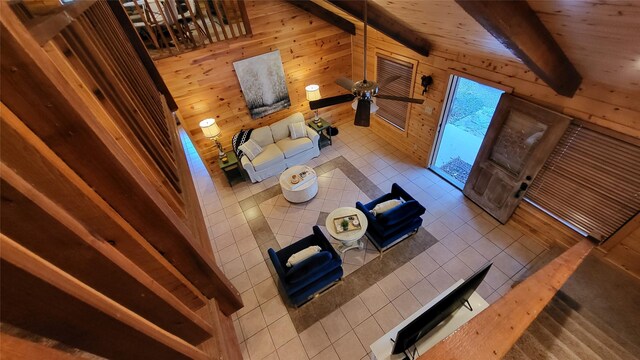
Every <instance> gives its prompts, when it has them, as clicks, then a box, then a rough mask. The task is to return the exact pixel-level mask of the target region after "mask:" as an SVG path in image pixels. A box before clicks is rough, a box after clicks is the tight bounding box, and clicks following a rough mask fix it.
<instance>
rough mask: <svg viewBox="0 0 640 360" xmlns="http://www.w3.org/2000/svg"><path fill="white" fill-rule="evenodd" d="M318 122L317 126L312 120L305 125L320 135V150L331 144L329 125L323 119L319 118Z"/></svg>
mask: <svg viewBox="0 0 640 360" xmlns="http://www.w3.org/2000/svg"><path fill="white" fill-rule="evenodd" d="M319 120H320V122H318V123H317V124H316V123H315V122H313V120H311V121H309V122H308V123H307V125H309V127H310V128H312V129H313V130H315V132H317V133H318V134H320V140H319V141H318V147H319V148H320V149H322V148H323V147H325V146H329V145H333V142H332V140H331V133H330V132H329V128H330V127H331V124H329V123H328V122H327V121H326V120H324V119H323V118H319Z"/></svg>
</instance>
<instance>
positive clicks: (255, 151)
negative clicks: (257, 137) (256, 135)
mask: <svg viewBox="0 0 640 360" xmlns="http://www.w3.org/2000/svg"><path fill="white" fill-rule="evenodd" d="M238 149H239V150H242V152H243V153H244V154H245V155H247V157H248V158H249V160H251V161H253V159H255V158H256V156H258V155H259V154H260V153H261V152H262V148H261V147H260V145H258V143H256V142H255V141H254V140H253V139H249V140H248V141H247V142H245V143H244V144H242V145H240V146H239V147H238Z"/></svg>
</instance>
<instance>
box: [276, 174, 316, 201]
mask: <svg viewBox="0 0 640 360" xmlns="http://www.w3.org/2000/svg"><path fill="white" fill-rule="evenodd" d="M305 170H306V171H307V176H305V178H304V179H301V180H300V182H299V183H297V184H292V183H291V175H294V174H300V173H301V172H303V171H305ZM280 187H281V188H282V196H284V198H285V199H287V200H288V201H289V202H292V203H301V202H305V201H309V200H311V199H313V197H314V196H316V194H317V193H318V177H317V176H316V172H315V171H313V169H312V168H310V167H308V166H306V165H296V166H292V167H290V168H288V169H287V170H285V171H284V172H283V173H282V175H280Z"/></svg>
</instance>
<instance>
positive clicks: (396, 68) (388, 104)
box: [376, 56, 413, 130]
mask: <svg viewBox="0 0 640 360" xmlns="http://www.w3.org/2000/svg"><path fill="white" fill-rule="evenodd" d="M376 71H377V77H378V84H380V83H384V82H385V80H386V79H389V78H391V77H392V76H399V78H398V79H397V80H395V81H393V82H390V83H389V84H385V85H384V87H382V88H380V94H384V95H394V96H405V97H411V80H412V78H413V64H410V63H406V62H403V61H399V60H394V59H390V58H387V57H382V56H377V69H376ZM376 104H377V105H378V106H379V107H380V108H379V109H378V111H377V112H376V114H377V115H378V116H379V117H381V118H382V119H384V120H386V121H388V122H390V123H391V124H393V125H395V126H396V127H398V128H400V129H402V130H405V129H406V125H407V114H408V112H409V103H406V102H402V101H394V100H385V99H376Z"/></svg>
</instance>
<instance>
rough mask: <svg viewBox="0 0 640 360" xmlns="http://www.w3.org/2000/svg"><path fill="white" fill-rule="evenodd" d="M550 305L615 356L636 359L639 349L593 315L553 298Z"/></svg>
mask: <svg viewBox="0 0 640 360" xmlns="http://www.w3.org/2000/svg"><path fill="white" fill-rule="evenodd" d="M549 304H550V306H552V307H554V308H555V309H556V310H558V311H560V312H561V313H562V314H564V315H565V316H566V317H569V318H570V319H571V320H572V321H574V322H575V323H576V324H577V325H578V326H579V327H581V328H583V329H584V332H586V333H588V334H591V335H592V336H593V337H595V338H597V339H598V340H599V341H600V342H602V343H603V344H605V345H606V347H607V348H608V349H609V350H611V351H612V352H614V353H615V354H616V355H617V356H619V357H620V358H622V359H624V360H636V359H638V357H637V355H634V354H640V349H639V348H638V347H636V346H635V345H634V344H632V343H630V342H628V341H626V340H625V339H623V338H622V337H620V336H617V335H616V334H615V332H614V331H613V330H612V329H611V328H610V327H609V326H608V325H606V324H604V323H603V322H602V321H598V320H597V318H595V317H594V316H588V317H587V316H585V315H586V314H584V313H579V312H577V311H575V310H574V309H573V308H571V307H570V306H569V305H567V304H566V303H565V302H564V301H562V300H560V299H557V298H554V299H553V300H552V301H551V302H550V303H549Z"/></svg>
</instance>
